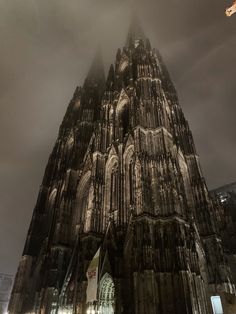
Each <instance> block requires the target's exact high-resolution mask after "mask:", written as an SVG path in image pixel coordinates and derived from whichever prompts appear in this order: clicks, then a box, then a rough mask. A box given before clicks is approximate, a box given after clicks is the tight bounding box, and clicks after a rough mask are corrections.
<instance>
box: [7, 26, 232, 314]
mask: <svg viewBox="0 0 236 314" xmlns="http://www.w3.org/2000/svg"><path fill="white" fill-rule="evenodd" d="M223 216H224V214H223V209H222V207H221V204H220V203H219V202H218V203H217V202H216V201H214V200H213V198H212V197H211V196H210V194H209V192H208V189H207V186H206V183H205V180H204V177H203V175H202V171H201V167H200V163H199V157H198V155H197V153H196V149H195V146H194V141H193V136H192V133H191V130H190V128H189V125H188V122H187V121H186V119H185V117H184V114H183V111H182V109H181V107H180V104H179V101H178V96H177V93H176V90H175V87H174V86H173V83H172V82H171V79H170V76H169V74H168V71H167V68H166V66H165V64H164V62H163V60H162V57H161V55H160V53H159V52H158V51H157V50H156V49H154V48H152V46H151V43H150V41H149V40H148V39H147V38H146V36H145V35H144V33H143V32H142V31H141V29H140V26H139V25H138V23H137V21H134V22H133V23H132V24H131V26H130V30H129V33H128V37H127V41H126V43H125V45H124V47H123V48H122V49H118V51H117V54H116V58H115V62H114V64H112V65H111V66H110V69H109V71H108V75H107V77H105V73H104V69H103V63H102V58H101V56H100V54H97V56H96V57H95V59H94V61H93V63H92V66H91V68H90V70H89V72H88V75H87V78H86V79H85V81H84V84H83V86H82V87H77V88H76V90H75V92H74V95H73V97H72V99H71V101H70V103H69V106H68V109H67V111H66V114H65V116H64V119H63V121H62V124H61V126H60V129H59V134H58V137H57V140H56V143H55V146H54V148H53V150H52V153H51V155H50V157H49V160H48V164H47V166H46V170H45V174H44V177H43V181H42V184H41V186H40V190H39V195H38V199H37V202H36V206H35V208H34V211H33V215H32V219H31V223H30V227H29V230H28V234H27V238H26V242H25V246H24V250H23V254H22V258H21V260H20V263H19V266H18V271H17V274H16V277H15V281H14V286H13V290H12V294H11V299H10V303H9V307H8V312H9V313H10V314H21V313H32V314H33V313H34V314H48V313H51V314H57V313H58V314H63V313H68V314H69V313H71V314H72V313H73V314H222V313H224V314H235V313H236V298H235V281H236V280H235V279H236V278H235V277H236V276H235V275H234V274H235V272H233V271H232V267H231V266H230V264H229V263H228V258H227V254H226V252H225V250H224V246H223V244H222V238H221V232H222V228H223V227H222V224H221V223H220V222H221V220H222V217H223ZM229 253H230V252H229ZM231 265H233V264H232V263H231ZM234 265H236V263H235V264H234Z"/></svg>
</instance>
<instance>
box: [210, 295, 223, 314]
mask: <svg viewBox="0 0 236 314" xmlns="http://www.w3.org/2000/svg"><path fill="white" fill-rule="evenodd" d="M211 305H212V309H213V313H214V314H223V313H224V312H223V307H222V303H221V299H220V296H218V295H215V296H213V297H211Z"/></svg>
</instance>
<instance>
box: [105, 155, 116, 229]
mask: <svg viewBox="0 0 236 314" xmlns="http://www.w3.org/2000/svg"><path fill="white" fill-rule="evenodd" d="M109 157H110V158H109V159H108V161H107V164H106V171H105V199H104V224H103V227H104V229H106V226H107V223H108V221H109V217H112V218H113V219H114V221H116V220H117V213H118V205H119V204H118V200H119V167H118V156H117V155H111V154H109Z"/></svg>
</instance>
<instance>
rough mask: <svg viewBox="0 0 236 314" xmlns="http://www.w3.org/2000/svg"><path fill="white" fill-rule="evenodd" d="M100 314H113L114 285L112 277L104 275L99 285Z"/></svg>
mask: <svg viewBox="0 0 236 314" xmlns="http://www.w3.org/2000/svg"><path fill="white" fill-rule="evenodd" d="M99 309H100V312H99V313H100V314H114V313H115V285H114V281H113V279H112V277H111V276H110V275H109V274H108V273H105V275H104V276H103V277H102V279H101V281H100V285H99Z"/></svg>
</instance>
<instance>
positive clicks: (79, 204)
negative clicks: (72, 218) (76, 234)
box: [75, 171, 91, 231]
mask: <svg viewBox="0 0 236 314" xmlns="http://www.w3.org/2000/svg"><path fill="white" fill-rule="evenodd" d="M90 185H91V171H88V172H87V173H86V174H85V175H84V176H83V177H82V179H81V180H80V182H79V185H78V189H77V195H76V212H75V215H76V230H77V231H82V230H83V227H84V225H85V220H86V213H87V211H88V204H89V190H90Z"/></svg>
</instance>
